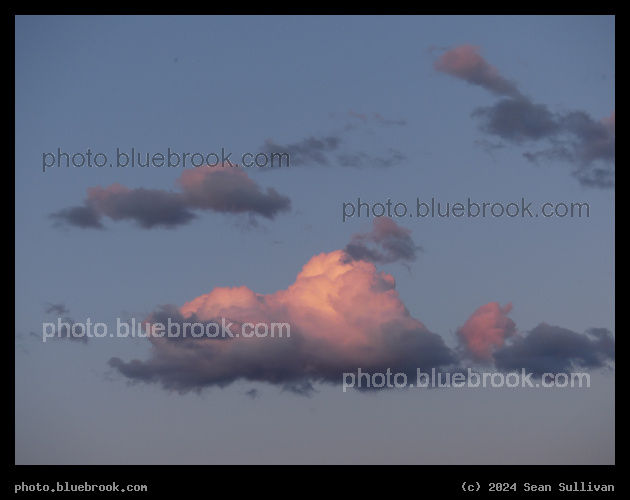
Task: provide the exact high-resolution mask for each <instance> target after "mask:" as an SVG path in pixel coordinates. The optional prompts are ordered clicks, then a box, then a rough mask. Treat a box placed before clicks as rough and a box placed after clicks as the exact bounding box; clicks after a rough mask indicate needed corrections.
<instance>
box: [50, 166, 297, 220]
mask: <svg viewBox="0 0 630 500" xmlns="http://www.w3.org/2000/svg"><path fill="white" fill-rule="evenodd" d="M178 185H179V188H180V190H179V191H165V190H160V189H145V188H137V189H130V188H128V187H126V186H123V185H121V184H118V183H116V184H112V185H110V186H107V187H105V188H104V187H101V186H97V187H92V188H88V196H87V199H86V200H85V204H84V206H79V207H72V208H67V209H63V210H61V211H59V212H56V213H53V214H51V215H50V217H51V218H53V219H55V221H56V225H59V224H63V225H69V226H75V227H79V228H95V229H102V228H103V227H104V226H103V225H102V223H101V219H102V217H109V218H110V219H112V220H114V221H120V220H131V221H133V222H135V223H136V224H138V225H139V226H140V227H142V228H144V229H153V228H156V227H164V228H175V227H178V226H181V225H185V224H188V223H189V222H190V221H191V220H193V219H194V218H196V217H197V215H196V214H195V212H194V211H195V210H210V211H214V212H220V213H232V214H239V213H247V214H249V215H250V216H256V215H258V216H262V217H265V218H267V219H273V218H274V217H275V216H276V215H277V214H278V213H280V212H285V211H288V210H289V209H290V207H291V200H290V199H289V198H288V197H287V196H284V195H280V194H279V193H278V192H277V191H276V190H275V189H273V188H267V189H266V191H263V190H262V188H261V187H260V186H259V185H258V184H256V183H255V182H254V181H253V180H251V179H250V178H249V177H248V176H247V174H246V173H245V172H244V171H242V170H237V168H233V167H230V168H228V169H225V168H224V167H207V166H202V167H197V168H196V169H194V170H187V171H185V172H183V173H182V175H181V176H180V177H179V179H178Z"/></svg>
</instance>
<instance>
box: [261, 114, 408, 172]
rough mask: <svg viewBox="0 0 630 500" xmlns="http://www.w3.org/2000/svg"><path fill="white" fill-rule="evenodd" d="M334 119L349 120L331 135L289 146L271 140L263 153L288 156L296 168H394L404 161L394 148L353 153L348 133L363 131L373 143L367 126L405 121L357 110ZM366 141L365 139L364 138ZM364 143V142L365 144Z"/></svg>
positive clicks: (371, 134)
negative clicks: (348, 118) (301, 166)
mask: <svg viewBox="0 0 630 500" xmlns="http://www.w3.org/2000/svg"><path fill="white" fill-rule="evenodd" d="M331 116H332V117H333V118H335V119H340V118H341V119H347V117H348V116H349V117H350V118H352V121H351V122H350V123H347V124H346V125H345V127H344V129H343V130H341V131H337V132H331V133H328V134H326V135H320V136H309V137H306V138H304V139H301V140H299V141H297V142H293V143H289V144H278V143H277V142H275V141H273V140H272V139H268V140H267V141H266V142H265V144H264V146H263V147H262V148H261V150H262V152H263V153H266V154H268V155H271V154H288V155H289V157H290V164H291V165H292V166H298V165H312V166H315V165H320V166H342V167H355V168H373V167H376V168H387V167H391V166H394V165H397V164H399V163H401V162H402V161H404V160H405V159H406V156H405V155H404V154H403V153H402V152H401V151H398V150H397V149H394V148H387V149H381V150H380V151H378V150H377V148H371V149H372V151H369V152H367V151H365V150H363V149H362V150H360V151H356V150H355V149H354V148H353V146H352V143H353V140H352V137H351V132H354V133H356V132H357V131H363V132H364V133H366V134H367V135H368V136H369V138H368V139H367V140H369V141H370V142H374V135H375V132H374V131H372V130H371V128H370V125H371V124H376V125H378V126H379V128H381V129H382V127H386V126H392V125H394V126H402V125H406V123H407V122H406V120H403V119H398V120H392V119H388V118H385V117H383V116H381V115H380V114H378V113H373V114H372V115H368V114H366V113H358V112H356V111H352V110H350V111H348V113H347V114H342V115H340V114H331ZM364 139H365V138H364ZM364 143H365V141H364Z"/></svg>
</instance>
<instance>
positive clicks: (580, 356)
mask: <svg viewBox="0 0 630 500" xmlns="http://www.w3.org/2000/svg"><path fill="white" fill-rule="evenodd" d="M494 358H495V360H496V366H497V368H499V369H503V370H520V369H522V368H524V369H525V370H526V371H528V372H532V373H534V376H541V375H542V374H544V373H567V374H568V373H570V372H572V371H575V370H579V369H594V368H602V367H604V366H606V364H607V362H608V361H614V359H615V340H614V338H613V336H612V334H611V332H610V331H609V330H607V329H605V328H592V329H590V330H588V331H587V333H576V332H573V331H571V330H567V329H566V328H560V327H558V326H551V325H548V324H546V323H541V324H539V325H538V326H537V327H536V328H534V329H533V330H532V331H530V332H529V334H528V335H527V336H524V337H520V336H517V337H515V338H514V339H513V342H512V343H511V344H510V345H506V346H503V347H501V348H500V349H498V350H497V351H496V352H495V353H494Z"/></svg>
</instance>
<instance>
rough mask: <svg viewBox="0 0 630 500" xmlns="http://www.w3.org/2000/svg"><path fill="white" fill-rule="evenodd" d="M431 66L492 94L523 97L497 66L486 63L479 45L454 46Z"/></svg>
mask: <svg viewBox="0 0 630 500" xmlns="http://www.w3.org/2000/svg"><path fill="white" fill-rule="evenodd" d="M433 67H434V68H435V69H436V70H437V71H442V72H444V73H448V74H449V75H452V76H454V77H456V78H461V79H463V80H466V81H467V82H468V83H471V84H473V85H479V86H480V87H483V88H485V89H486V90H489V91H490V92H492V93H493V94H496V95H504V96H510V97H515V98H521V97H523V96H522V94H521V93H520V91H519V90H518V88H517V87H516V84H515V83H514V82H511V81H509V80H506V79H505V78H503V77H502V76H501V75H500V74H499V70H497V68H495V67H494V66H492V65H491V64H488V63H487V62H486V60H485V59H484V58H483V57H482V56H480V55H479V47H476V46H473V45H460V46H459V47H455V48H454V49H451V50H449V51H447V52H445V53H444V54H442V55H441V56H440V58H439V59H438V60H437V61H435V62H434V63H433Z"/></svg>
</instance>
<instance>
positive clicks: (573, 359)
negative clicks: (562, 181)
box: [109, 218, 614, 397]
mask: <svg viewBox="0 0 630 500" xmlns="http://www.w3.org/2000/svg"><path fill="white" fill-rule="evenodd" d="M387 220H390V221H391V219H387V218H383V219H375V223H374V229H373V230H372V232H370V233H366V234H362V235H355V236H353V241H355V244H356V245H357V246H356V247H354V248H353V250H350V251H356V255H354V256H350V255H349V254H348V249H347V247H346V249H344V250H335V251H333V252H330V253H321V254H319V255H316V256H314V257H312V258H311V259H310V260H309V261H308V262H307V263H306V265H305V266H304V267H303V268H302V270H301V272H300V273H299V274H298V275H297V277H296V279H295V282H294V283H293V284H292V285H290V286H289V287H288V288H287V289H286V290H280V291H277V292H275V293H272V294H267V295H265V294H258V293H255V292H254V291H252V290H251V289H249V288H248V287H246V286H240V287H234V288H230V287H221V288H214V289H213V290H212V291H210V292H209V293H207V294H204V295H201V296H199V297H197V298H194V299H193V300H191V301H189V302H187V303H185V304H184V305H182V306H181V307H178V306H175V305H166V306H160V307H157V308H156V309H155V310H154V311H153V312H152V313H151V314H149V315H148V317H147V318H145V320H144V321H143V322H142V324H143V328H144V330H145V332H153V333H152V334H149V335H148V337H147V338H148V340H149V342H150V343H151V345H152V350H151V354H150V357H149V358H148V359H146V360H139V359H132V360H130V361H123V360H122V359H121V358H119V357H114V358H111V359H110V360H109V365H110V367H112V368H113V369H114V370H116V371H118V372H119V373H120V374H122V375H123V376H125V377H127V378H128V379H129V380H130V381H134V382H146V383H156V384H161V385H162V387H163V388H164V389H166V390H174V391H178V392H181V393H185V392H188V391H200V390H202V389H203V388H205V387H224V386H227V385H229V384H231V383H233V382H235V381H238V380H247V381H250V382H267V383H270V384H274V385H276V386H279V387H281V388H282V390H283V391H288V392H291V393H293V394H299V395H306V396H310V395H312V394H313V393H314V392H317V391H316V390H315V386H314V384H317V383H330V384H338V385H340V384H341V383H342V379H343V376H344V374H355V375H357V374H358V370H359V369H360V370H361V371H362V372H367V373H387V371H388V370H390V372H391V373H393V374H396V373H404V374H406V375H407V377H408V379H409V380H413V379H415V377H416V376H417V369H418V368H420V369H422V371H423V372H424V373H428V372H431V369H432V368H435V369H436V372H438V373H440V372H444V371H450V372H451V373H464V372H465V370H464V369H463V368H462V366H463V365H465V364H466V363H468V364H470V363H472V364H473V365H483V366H485V367H488V366H490V367H493V368H494V369H496V370H499V371H513V370H516V371H519V372H520V370H521V369H522V368H525V369H526V370H528V371H532V372H533V373H534V376H537V377H539V376H541V375H542V374H543V373H544V372H550V373H554V372H566V370H568V369H569V368H572V367H580V368H586V369H596V368H601V367H603V366H605V365H606V364H607V363H608V362H609V361H614V338H613V337H612V334H611V333H610V332H609V331H608V330H606V329H603V328H596V329H591V330H589V331H588V333H587V334H586V335H585V334H579V333H575V332H572V331H569V330H566V329H562V328H559V327H550V326H548V325H545V324H540V325H539V326H538V327H536V328H535V329H534V330H532V331H531V332H529V334H522V333H519V332H518V331H517V329H516V325H515V323H514V321H513V320H512V319H510V318H509V317H508V314H509V313H510V312H511V309H512V305H511V303H508V304H507V305H505V306H503V307H501V306H500V305H499V303H497V302H491V303H488V304H485V305H483V306H481V307H479V308H478V309H477V310H476V311H475V312H474V313H473V314H472V315H471V316H470V318H469V319H468V320H467V321H466V322H465V323H464V325H463V326H461V327H460V328H458V330H457V333H456V336H457V338H458V340H459V346H458V347H457V348H455V349H452V348H450V347H448V346H447V345H446V344H445V342H444V339H443V338H442V337H441V336H440V335H438V334H436V333H434V332H432V331H430V330H429V329H428V328H427V327H426V326H425V325H424V324H423V323H422V322H421V321H420V320H418V319H416V318H413V317H412V316H411V315H410V313H409V311H408V309H407V307H406V306H405V304H404V303H403V301H402V300H401V298H400V296H399V295H398V292H397V291H396V282H395V280H394V278H393V276H391V275H389V274H386V273H384V272H382V271H378V270H377V268H376V266H375V264H374V262H373V261H375V260H376V261H379V262H391V261H393V260H396V259H399V258H406V259H407V260H411V258H412V257H413V256H414V255H415V253H414V252H415V249H416V248H417V247H416V246H415V245H414V244H413V242H412V241H411V239H410V237H409V231H408V230H406V229H404V228H400V227H398V226H397V225H396V224H395V223H393V221H391V222H384V221H387ZM376 221H380V222H376ZM392 223H393V224H392ZM365 243H371V244H376V245H380V246H381V247H383V250H374V251H368V250H360V251H358V250H357V248H362V245H364V244H365ZM385 387H386V386H385ZM255 394H256V395H257V393H255ZM250 396H251V397H255V396H254V393H252V394H250Z"/></svg>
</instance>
